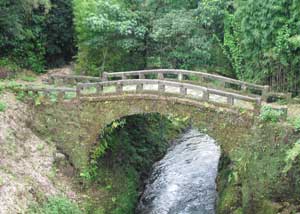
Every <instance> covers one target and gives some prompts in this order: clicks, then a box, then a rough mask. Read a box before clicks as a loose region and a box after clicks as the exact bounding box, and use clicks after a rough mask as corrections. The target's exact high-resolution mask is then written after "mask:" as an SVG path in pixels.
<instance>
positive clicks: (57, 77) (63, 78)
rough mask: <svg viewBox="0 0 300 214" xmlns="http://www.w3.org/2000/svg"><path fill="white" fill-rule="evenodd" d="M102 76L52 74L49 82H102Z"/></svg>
mask: <svg viewBox="0 0 300 214" xmlns="http://www.w3.org/2000/svg"><path fill="white" fill-rule="evenodd" d="M101 81H102V78H100V77H90V76H81V75H62V74H52V75H49V76H48V80H47V82H48V83H49V84H58V85H64V84H77V83H82V82H86V83H87V82H101Z"/></svg>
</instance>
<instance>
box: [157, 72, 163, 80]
mask: <svg viewBox="0 0 300 214" xmlns="http://www.w3.org/2000/svg"><path fill="white" fill-rule="evenodd" d="M157 78H158V79H159V80H163V79H164V74H163V73H161V72H159V73H158V74H157Z"/></svg>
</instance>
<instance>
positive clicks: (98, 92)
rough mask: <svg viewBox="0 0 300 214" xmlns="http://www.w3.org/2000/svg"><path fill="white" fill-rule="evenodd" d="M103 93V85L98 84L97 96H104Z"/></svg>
mask: <svg viewBox="0 0 300 214" xmlns="http://www.w3.org/2000/svg"><path fill="white" fill-rule="evenodd" d="M102 92H103V85H100V84H97V85H96V94H98V95H99V94H102Z"/></svg>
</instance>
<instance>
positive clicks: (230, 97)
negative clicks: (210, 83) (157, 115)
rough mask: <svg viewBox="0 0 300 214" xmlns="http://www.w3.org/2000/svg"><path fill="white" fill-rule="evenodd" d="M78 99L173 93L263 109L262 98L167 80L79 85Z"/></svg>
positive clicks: (138, 80) (131, 80)
mask: <svg viewBox="0 0 300 214" xmlns="http://www.w3.org/2000/svg"><path fill="white" fill-rule="evenodd" d="M146 85H155V86H157V89H154V90H153V89H152V90H149V88H146V87H145V86H146ZM126 86H134V87H133V89H132V88H131V90H130V91H128V90H126V89H125V87H126ZM104 87H114V89H115V90H114V91H108V92H105V91H104ZM167 87H174V88H175V89H177V91H176V90H173V91H166V88H167ZM91 88H96V90H94V91H93V92H89V91H91V90H89V89H91ZM189 90H193V91H196V92H198V94H201V97H200V98H195V97H193V98H191V95H190V94H188V91H189ZM76 91H77V97H79V98H80V97H84V96H86V95H89V96H90V95H96V96H102V95H107V94H121V93H124V92H126V93H151V92H153V91H154V92H158V93H160V94H162V93H168V94H169V93H172V94H177V95H180V96H182V97H186V98H190V99H200V100H202V101H207V102H216V100H212V99H211V97H212V96H215V95H217V96H221V97H222V98H226V100H227V101H226V104H228V105H230V106H235V104H236V101H245V102H249V103H251V104H252V106H253V110H254V111H256V112H259V110H260V107H261V98H259V97H250V96H244V95H241V94H235V93H231V92H225V91H221V90H217V89H211V88H207V87H202V86H198V85H193V84H188V83H180V82H173V81H165V80H150V79H136V80H135V79H130V80H117V81H107V82H98V83H79V84H78V85H77V89H76Z"/></svg>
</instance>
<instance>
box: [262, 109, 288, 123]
mask: <svg viewBox="0 0 300 214" xmlns="http://www.w3.org/2000/svg"><path fill="white" fill-rule="evenodd" d="M283 114H284V112H283V111H281V110H276V109H273V108H272V107H271V106H263V107H262V110H261V113H260V119H261V120H262V121H265V122H273V123H277V122H279V121H280V119H281V118H282V116H283Z"/></svg>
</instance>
